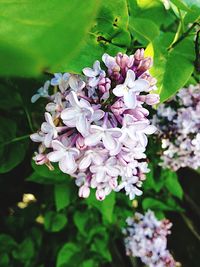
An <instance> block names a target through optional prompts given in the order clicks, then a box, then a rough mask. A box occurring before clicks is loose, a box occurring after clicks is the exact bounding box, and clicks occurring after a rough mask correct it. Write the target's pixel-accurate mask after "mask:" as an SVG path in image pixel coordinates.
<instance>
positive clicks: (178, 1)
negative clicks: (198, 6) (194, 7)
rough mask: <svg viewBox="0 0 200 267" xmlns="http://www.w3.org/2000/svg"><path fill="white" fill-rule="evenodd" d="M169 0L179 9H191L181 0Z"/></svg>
mask: <svg viewBox="0 0 200 267" xmlns="http://www.w3.org/2000/svg"><path fill="white" fill-rule="evenodd" d="M171 2H172V3H173V4H174V5H175V6H176V7H177V8H179V9H181V10H184V11H187V12H188V11H191V9H190V8H189V7H188V6H187V5H186V4H185V3H184V2H183V1H182V0H171Z"/></svg>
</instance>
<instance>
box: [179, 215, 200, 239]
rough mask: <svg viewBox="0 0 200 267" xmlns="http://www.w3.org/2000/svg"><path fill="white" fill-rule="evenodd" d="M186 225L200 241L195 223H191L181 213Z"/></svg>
mask: <svg viewBox="0 0 200 267" xmlns="http://www.w3.org/2000/svg"><path fill="white" fill-rule="evenodd" d="M180 214H181V216H182V218H183V220H184V222H185V224H186V225H187V226H188V228H189V229H190V231H191V232H192V233H193V235H194V236H195V237H196V238H197V239H198V240H199V241H200V235H199V234H198V233H197V231H196V230H195V229H194V226H193V223H192V222H191V220H190V219H189V218H188V217H187V216H186V215H185V214H184V213H180Z"/></svg>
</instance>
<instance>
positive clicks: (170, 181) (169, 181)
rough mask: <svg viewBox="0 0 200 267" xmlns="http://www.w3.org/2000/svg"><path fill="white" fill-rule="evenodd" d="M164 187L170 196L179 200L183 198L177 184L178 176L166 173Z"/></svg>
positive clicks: (170, 172) (179, 186)
mask: <svg viewBox="0 0 200 267" xmlns="http://www.w3.org/2000/svg"><path fill="white" fill-rule="evenodd" d="M165 186H166V188H167V189H168V190H169V191H170V193H171V194H172V195H174V196H175V197H178V198H179V199H182V198H183V189H182V187H181V184H180V183H179V180H178V176H177V174H176V173H175V172H172V171H168V172H167V178H166V180H165Z"/></svg>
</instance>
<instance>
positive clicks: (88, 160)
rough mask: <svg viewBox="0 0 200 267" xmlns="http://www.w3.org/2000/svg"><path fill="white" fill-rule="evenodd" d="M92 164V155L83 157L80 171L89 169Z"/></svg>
mask: <svg viewBox="0 0 200 267" xmlns="http://www.w3.org/2000/svg"><path fill="white" fill-rule="evenodd" d="M91 163H92V159H91V155H86V156H84V157H83V159H82V160H81V161H80V163H79V169H80V170H85V169H87V168H88V167H89V166H90V164H91Z"/></svg>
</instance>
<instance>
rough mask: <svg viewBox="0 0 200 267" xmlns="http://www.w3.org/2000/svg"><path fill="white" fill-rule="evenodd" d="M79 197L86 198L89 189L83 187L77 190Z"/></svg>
mask: <svg viewBox="0 0 200 267" xmlns="http://www.w3.org/2000/svg"><path fill="white" fill-rule="evenodd" d="M78 195H79V197H82V198H88V197H89V195H90V189H89V187H88V186H86V185H83V186H81V187H80V188H79V192H78Z"/></svg>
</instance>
